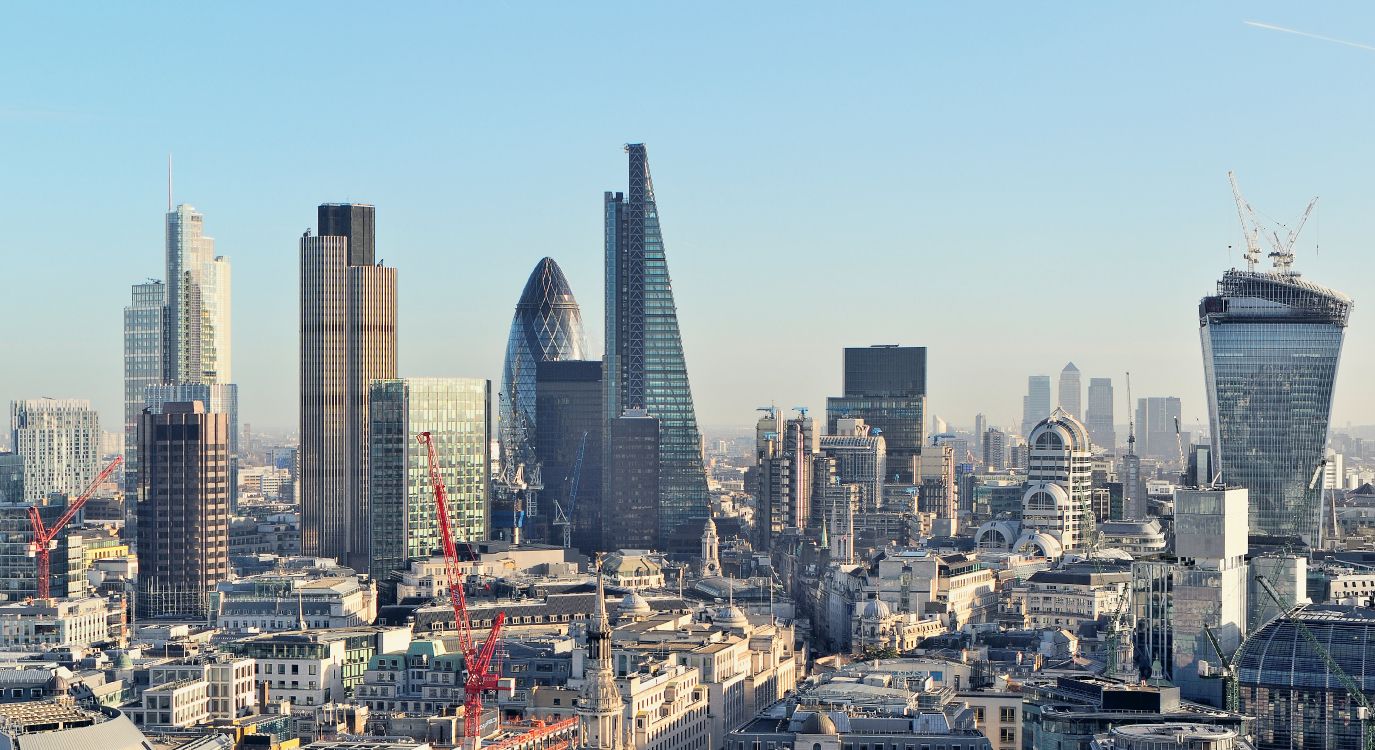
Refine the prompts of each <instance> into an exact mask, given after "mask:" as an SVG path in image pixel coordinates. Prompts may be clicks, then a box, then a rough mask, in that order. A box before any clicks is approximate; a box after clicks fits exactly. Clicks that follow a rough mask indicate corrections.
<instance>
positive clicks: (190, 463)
mask: <svg viewBox="0 0 1375 750" xmlns="http://www.w3.org/2000/svg"><path fill="white" fill-rule="evenodd" d="M139 455H140V456H141V457H142V459H143V461H142V466H141V468H140V470H139V487H138V494H139V503H138V570H139V575H138V596H137V600H136V609H137V611H138V613H139V616H140V617H159V616H179V617H204V616H206V614H207V612H208V609H207V608H208V606H209V594H210V592H211V591H213V590H214V588H215V585H216V584H217V583H219V582H220V581H223V580H225V579H227V578H228V577H229V574H230V569H229V515H230V510H229V499H230V494H231V491H230V487H229V417H228V416H227V415H225V414H219V413H215V412H208V411H206V409H205V405H204V404H202V403H200V402H198V401H193V402H189V403H188V402H173V403H166V404H163V405H162V411H161V413H159V414H154V413H151V412H150V413H147V414H143V415H141V418H140V420H139Z"/></svg>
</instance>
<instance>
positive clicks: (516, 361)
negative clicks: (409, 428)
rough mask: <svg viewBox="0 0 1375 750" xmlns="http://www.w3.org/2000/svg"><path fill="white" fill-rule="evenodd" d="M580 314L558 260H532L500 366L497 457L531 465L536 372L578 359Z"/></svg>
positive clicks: (581, 334) (580, 330)
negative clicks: (550, 364)
mask: <svg viewBox="0 0 1375 750" xmlns="http://www.w3.org/2000/svg"><path fill="white" fill-rule="evenodd" d="M585 346H586V345H585V343H584V341H583V330H582V313H581V312H579V311H578V301H577V300H576V299H573V290H572V288H571V287H569V286H568V279H567V278H565V277H564V275H563V271H562V270H561V269H560V268H559V264H558V263H555V262H554V259H553V258H543V259H541V260H540V262H539V263H537V264H535V270H533V271H531V272H530V278H529V280H527V281H526V282H525V289H524V290H523V291H521V293H520V301H519V302H517V303H516V314H515V317H513V318H512V319H511V335H510V336H509V337H508V338H507V340H506V361H505V363H504V364H503V365H502V368H501V406H500V431H499V433H498V434H499V436H500V439H501V450H502V457H503V459H504V460H507V461H514V462H516V463H518V464H520V463H523V464H526V465H527V466H533V465H534V464H535V463H537V462H536V461H535V459H534V454H535V448H534V446H535V372H536V369H537V367H538V365H539V363H540V362H541V361H546V362H547V361H553V360H563V359H583V350H584V348H585Z"/></svg>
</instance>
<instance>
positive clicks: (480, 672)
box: [416, 432, 506, 750]
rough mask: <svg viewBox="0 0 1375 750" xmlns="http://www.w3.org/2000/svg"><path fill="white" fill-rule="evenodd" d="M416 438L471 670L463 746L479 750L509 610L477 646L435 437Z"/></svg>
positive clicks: (467, 680) (451, 600)
mask: <svg viewBox="0 0 1375 750" xmlns="http://www.w3.org/2000/svg"><path fill="white" fill-rule="evenodd" d="M416 441H417V442H419V443H420V444H421V445H424V446H425V449H426V451H427V456H428V459H429V470H430V485H431V486H432V487H433V488H434V505H435V514H436V516H437V517H438V522H439V536H440V539H441V540H442V541H443V544H444V573H445V576H446V577H447V582H448V586H449V603H450V604H451V605H452V606H453V609H454V627H456V628H457V629H458V643H459V648H460V649H462V651H463V668H464V671H466V672H467V674H466V675H465V677H464V681H463V747H464V750H479V748H481V746H482V732H481V724H482V694H483V693H484V692H486V691H488V690H499V689H500V681H501V670H500V666H499V665H497V668H496V670H495V671H494V670H493V662H494V657H495V656H496V647H497V642H498V641H499V640H500V638H501V626H502V625H503V624H504V623H505V622H506V613H505V612H497V614H496V617H494V618H493V619H492V628H491V630H490V631H488V633H487V639H486V640H485V641H483V643H482V645H481V646H477V645H476V644H475V642H474V639H473V627H472V621H471V620H470V618H469V617H468V600H467V596H466V594H465V593H464V591H463V575H462V570H461V569H460V567H459V564H458V548H457V547H456V546H455V545H454V537H453V532H452V530H451V529H450V524H449V493H448V490H446V489H445V487H444V479H443V477H442V476H441V475H440V473H439V457H438V456H437V455H436V453H435V447H434V438H433V437H432V436H431V435H430V433H428V432H422V433H420V434H419V435H417V436H416Z"/></svg>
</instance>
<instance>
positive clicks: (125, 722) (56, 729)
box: [0, 698, 151, 750]
mask: <svg viewBox="0 0 1375 750" xmlns="http://www.w3.org/2000/svg"><path fill="white" fill-rule="evenodd" d="M149 747H151V745H150V744H149V743H148V739H147V738H146V737H144V736H143V733H142V732H140V731H139V730H138V728H137V727H135V726H134V724H133V722H131V721H130V720H129V718H128V717H127V716H125V715H124V714H122V713H121V712H120V711H118V710H117V709H113V708H106V707H102V708H100V709H98V710H91V709H87V708H82V707H81V706H79V705H77V703H76V702H75V701H73V700H72V699H70V698H56V699H52V700H46V701H30V702H26V703H10V704H4V705H0V749H3V750H21V748H22V749H24V750H28V749H29V748H33V749H34V750H49V749H51V750H58V749H59V748H93V749H94V750H148V748H149Z"/></svg>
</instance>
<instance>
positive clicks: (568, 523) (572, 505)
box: [553, 430, 587, 549]
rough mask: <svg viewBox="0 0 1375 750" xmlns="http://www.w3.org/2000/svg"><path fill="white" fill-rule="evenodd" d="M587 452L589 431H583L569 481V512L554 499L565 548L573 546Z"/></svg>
mask: <svg viewBox="0 0 1375 750" xmlns="http://www.w3.org/2000/svg"><path fill="white" fill-rule="evenodd" d="M586 452H587V430H583V433H582V441H581V442H579V443H578V458H577V459H576V460H575V461H573V471H572V473H571V474H570V475H569V479H568V512H567V513H564V511H563V506H562V505H560V504H559V499H558V498H557V497H556V498H554V523H553V525H554V526H562V527H563V548H564V549H568V548H570V547H572V546H573V524H572V516H573V513H574V511H575V509H576V508H577V506H578V483H579V482H580V481H581V480H582V458H583V455H584V454H586Z"/></svg>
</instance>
